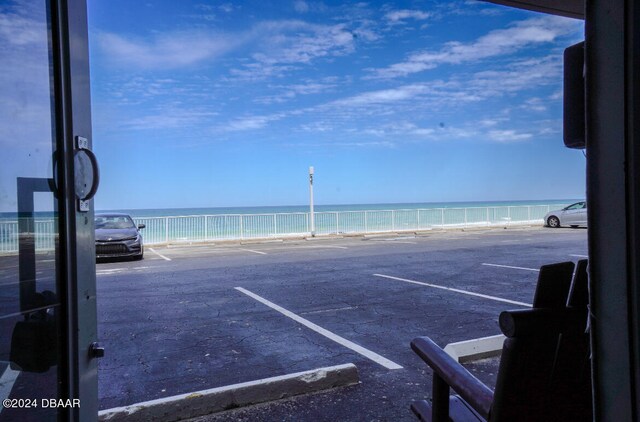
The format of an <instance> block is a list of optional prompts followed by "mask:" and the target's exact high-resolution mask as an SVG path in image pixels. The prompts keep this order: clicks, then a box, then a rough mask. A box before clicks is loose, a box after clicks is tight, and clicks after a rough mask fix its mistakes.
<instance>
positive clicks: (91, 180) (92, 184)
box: [73, 136, 100, 212]
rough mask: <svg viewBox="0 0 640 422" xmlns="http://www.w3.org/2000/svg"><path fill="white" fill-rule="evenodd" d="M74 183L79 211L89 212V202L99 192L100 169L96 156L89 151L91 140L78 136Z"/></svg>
mask: <svg viewBox="0 0 640 422" xmlns="http://www.w3.org/2000/svg"><path fill="white" fill-rule="evenodd" d="M73 165H74V179H75V180H74V182H75V191H76V198H77V199H78V211H80V212H87V211H89V200H91V198H93V196H94V195H95V194H96V192H97V191H98V185H99V184H100V169H99V167H98V159H97V158H96V155H95V154H94V153H93V151H91V150H90V149H89V140H88V139H87V138H84V137H82V136H76V151H75V153H74V155H73Z"/></svg>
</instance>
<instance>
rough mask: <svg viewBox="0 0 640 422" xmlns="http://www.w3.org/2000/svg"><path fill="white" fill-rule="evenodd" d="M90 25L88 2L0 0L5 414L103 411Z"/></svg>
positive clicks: (63, 416)
mask: <svg viewBox="0 0 640 422" xmlns="http://www.w3.org/2000/svg"><path fill="white" fill-rule="evenodd" d="M86 32H87V29H86V5H85V3H84V0H82V1H76V0H70V1H66V2H65V1H55V0H50V1H47V0H39V1H29V2H24V1H18V0H16V1H5V0H0V63H2V67H1V69H0V400H2V406H1V407H0V421H2V422H4V421H49V420H91V419H95V418H96V414H97V387H96V384H97V383H96V360H95V357H99V356H100V355H101V353H102V350H101V348H100V347H99V345H97V343H96V340H97V339H96V331H97V330H96V317H95V307H96V306H95V301H96V298H95V252H94V249H93V242H94V241H93V211H92V205H91V200H90V198H91V196H92V194H93V193H95V189H96V188H97V182H98V173H97V162H96V161H95V157H94V156H93V154H92V153H91V151H90V147H91V142H90V137H91V127H90V112H89V104H90V103H89V86H88V80H89V78H88V51H87V42H86V40H87V33H86ZM69 40H73V42H70V41H69Z"/></svg>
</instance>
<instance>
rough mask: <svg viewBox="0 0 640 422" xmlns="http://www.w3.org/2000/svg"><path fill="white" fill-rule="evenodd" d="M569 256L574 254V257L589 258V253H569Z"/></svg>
mask: <svg viewBox="0 0 640 422" xmlns="http://www.w3.org/2000/svg"><path fill="white" fill-rule="evenodd" d="M569 256H574V257H576V258H589V255H575V254H569Z"/></svg>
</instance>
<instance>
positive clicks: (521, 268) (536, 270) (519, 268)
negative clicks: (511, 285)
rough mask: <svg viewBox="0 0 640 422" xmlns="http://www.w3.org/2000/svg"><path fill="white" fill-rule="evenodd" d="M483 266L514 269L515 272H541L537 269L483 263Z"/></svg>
mask: <svg viewBox="0 0 640 422" xmlns="http://www.w3.org/2000/svg"><path fill="white" fill-rule="evenodd" d="M482 265H486V266H487V267H499V268H512V269H514V270H525V271H535V272H540V270H539V269H536V268H525V267H513V266H511V265H498V264H487V263H482Z"/></svg>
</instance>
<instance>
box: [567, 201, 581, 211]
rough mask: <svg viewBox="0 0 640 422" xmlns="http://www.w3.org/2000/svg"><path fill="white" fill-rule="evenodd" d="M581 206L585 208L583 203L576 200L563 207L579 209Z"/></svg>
mask: <svg viewBox="0 0 640 422" xmlns="http://www.w3.org/2000/svg"><path fill="white" fill-rule="evenodd" d="M582 208H585V203H584V202H577V203H575V204H572V205H569V206H568V207H566V208H565V210H580V209H582Z"/></svg>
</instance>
